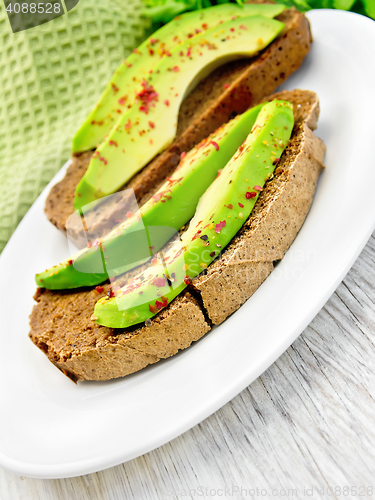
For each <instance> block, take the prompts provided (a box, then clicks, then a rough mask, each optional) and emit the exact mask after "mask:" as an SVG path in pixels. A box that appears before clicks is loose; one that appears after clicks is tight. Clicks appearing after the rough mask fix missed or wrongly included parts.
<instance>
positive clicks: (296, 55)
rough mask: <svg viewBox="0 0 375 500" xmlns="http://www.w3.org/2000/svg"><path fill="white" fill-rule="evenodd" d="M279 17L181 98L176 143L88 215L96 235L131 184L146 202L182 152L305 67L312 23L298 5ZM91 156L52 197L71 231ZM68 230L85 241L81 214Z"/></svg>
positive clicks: (56, 220)
mask: <svg viewBox="0 0 375 500" xmlns="http://www.w3.org/2000/svg"><path fill="white" fill-rule="evenodd" d="M278 19H279V20H280V21H282V22H284V23H285V29H284V32H283V33H282V34H281V35H280V36H279V37H278V38H277V39H276V40H275V41H274V42H273V43H272V44H271V45H270V46H269V47H268V48H266V49H265V50H264V51H263V52H262V53H260V54H259V55H258V56H257V57H254V58H251V59H243V60H240V61H234V62H231V63H228V64H225V65H223V66H222V67H220V68H218V69H217V70H215V71H214V72H213V73H212V74H211V75H210V76H209V77H207V78H206V79H205V80H203V81H202V82H201V83H200V84H199V85H198V86H197V87H196V89H195V90H194V91H193V92H192V93H191V94H190V95H189V96H188V97H187V98H186V99H185V101H184V102H183V103H182V106H181V109H180V113H179V117H178V128H177V135H176V139H175V141H174V142H173V143H172V145H171V146H170V147H169V148H168V149H167V150H166V151H164V152H163V153H162V154H160V155H159V156H157V157H156V158H155V159H154V160H152V161H151V162H150V163H149V164H148V165H147V166H146V167H145V168H144V169H143V170H142V171H141V172H139V173H138V174H137V175H135V176H134V177H133V178H132V179H131V180H130V182H128V183H127V184H126V185H125V186H123V189H124V190H125V191H123V193H122V194H121V195H120V196H116V197H115V199H114V201H112V202H111V201H109V202H106V203H102V204H100V205H98V206H97V207H96V209H94V210H92V211H91V212H89V213H88V214H87V215H86V216H85V225H86V227H88V228H89V230H90V236H91V237H92V238H93V239H95V238H97V237H102V236H103V235H105V234H106V233H107V232H108V231H109V230H111V229H113V228H114V227H115V226H116V221H119V220H122V219H123V218H124V214H125V213H126V212H127V211H128V207H129V203H130V196H129V191H126V189H133V190H134V193H135V196H136V199H137V201H138V203H139V204H141V205H142V204H143V203H145V202H146V201H147V200H148V199H149V198H150V197H151V196H152V195H153V194H154V193H155V191H156V190H157V189H159V187H160V186H161V185H162V184H163V183H164V182H165V179H166V177H167V176H168V175H170V174H171V173H172V172H173V171H174V170H175V168H176V167H177V165H178V163H179V160H180V156H181V153H182V152H183V151H189V150H190V149H191V148H192V147H194V146H195V145H196V144H198V143H199V142H200V141H201V140H203V139H204V138H206V137H207V136H208V135H209V134H210V133H212V132H214V131H215V130H216V129H217V128H218V127H220V126H221V125H222V124H223V123H226V122H227V121H228V120H229V119H230V118H233V117H234V116H235V115H236V114H239V113H243V112H244V111H245V110H246V109H248V108H249V107H250V106H253V105H256V104H258V103H259V102H260V101H261V100H262V99H263V98H264V97H265V96H266V95H269V94H271V93H272V92H274V91H275V89H276V88H277V87H278V86H279V85H280V84H281V83H283V82H284V81H285V80H286V79H287V78H288V77H289V76H290V75H291V74H292V73H294V72H295V71H296V70H297V69H298V68H299V67H300V66H301V64H302V62H303V60H304V58H305V56H306V55H307V54H308V52H309V50H310V44H311V41H312V39H311V33H310V26H309V22H308V20H307V18H306V17H305V16H304V15H303V14H301V13H300V12H299V11H297V10H296V9H294V8H292V9H289V10H286V11H284V12H283V13H282V14H281V15H280V16H279V17H278ZM91 155H92V152H87V153H83V154H82V155H79V156H76V157H73V159H72V164H71V165H70V167H69V168H68V171H67V174H66V176H65V178H64V179H63V180H62V181H61V182H59V183H58V184H56V185H55V186H54V187H53V188H52V190H51V192H50V194H49V196H48V198H47V201H46V206H45V211H46V214H47V217H48V219H49V220H50V221H51V222H52V223H53V224H54V225H55V226H56V227H57V228H59V229H61V230H64V231H65V230H66V221H67V219H68V218H69V217H70V216H71V214H72V213H73V212H74V208H73V199H74V191H75V188H76V186H77V184H78V182H79V181H80V179H81V178H82V176H83V175H84V173H85V172H86V170H87V167H88V164H89V160H90V157H91ZM69 233H70V237H71V238H72V239H74V240H75V241H76V243H77V245H79V246H85V245H86V237H85V234H84V231H83V225H82V222H81V220H80V218H79V217H76V220H75V221H72V219H71V220H70V227H69Z"/></svg>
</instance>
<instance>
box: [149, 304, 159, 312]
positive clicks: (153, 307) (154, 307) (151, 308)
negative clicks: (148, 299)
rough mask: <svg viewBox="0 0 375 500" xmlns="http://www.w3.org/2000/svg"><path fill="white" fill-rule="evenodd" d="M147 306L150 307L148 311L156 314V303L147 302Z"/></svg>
mask: <svg viewBox="0 0 375 500" xmlns="http://www.w3.org/2000/svg"><path fill="white" fill-rule="evenodd" d="M148 308H149V309H150V312H152V314H156V313H157V312H158V308H157V307H156V305H154V306H152V305H151V304H149V305H148Z"/></svg>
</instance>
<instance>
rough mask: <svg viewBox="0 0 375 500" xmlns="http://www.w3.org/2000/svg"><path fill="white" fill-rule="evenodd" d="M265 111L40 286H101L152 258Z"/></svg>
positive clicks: (227, 128) (230, 129)
mask: <svg viewBox="0 0 375 500" xmlns="http://www.w3.org/2000/svg"><path fill="white" fill-rule="evenodd" d="M263 106H264V104H260V105H258V106H255V107H254V108H251V109H249V110H248V111H246V112H245V113H243V114H241V115H238V116H236V117H235V118H234V119H233V120H231V121H229V122H228V123H227V124H225V125H223V126H222V127H220V128H219V129H218V130H217V131H216V132H214V133H213V134H211V135H210V136H209V137H208V138H207V139H205V140H204V141H202V142H201V143H200V144H198V145H197V146H195V147H194V148H193V149H192V150H191V151H189V152H188V153H187V154H186V155H183V158H182V160H181V162H180V164H179V166H178V168H177V170H176V171H175V172H174V173H173V175H172V176H171V177H169V178H168V179H167V182H166V183H165V184H164V185H163V186H162V187H161V188H160V189H159V191H157V192H156V193H155V194H154V196H153V197H152V198H151V199H150V200H149V201H148V202H147V203H145V204H144V205H143V206H142V207H141V209H140V210H138V212H136V213H134V214H132V213H130V212H128V213H127V217H128V218H127V219H126V221H125V222H124V223H122V224H121V225H119V226H118V227H117V228H116V229H115V230H114V231H112V232H110V233H109V234H108V235H107V236H106V237H105V238H102V239H100V240H97V241H96V242H95V244H94V246H92V247H91V248H89V249H84V250H81V251H80V252H79V253H77V254H76V255H74V256H73V257H71V258H70V259H67V260H65V261H64V262H62V263H61V264H59V265H58V266H54V267H52V268H49V269H47V270H46V271H44V272H42V273H40V274H37V276H36V283H37V285H38V286H40V287H44V288H48V289H50V290H59V289H65V288H78V287H81V286H92V285H98V284H100V283H102V282H103V281H105V280H107V279H108V278H112V277H113V276H116V275H119V274H121V273H124V272H125V271H128V270H129V269H132V268H133V267H136V266H137V265H138V263H139V261H140V260H142V259H148V258H150V256H152V255H153V254H154V253H155V252H157V251H158V250H160V249H161V248H162V247H163V246H164V245H165V243H167V241H168V240H169V239H170V238H171V237H172V236H173V235H174V234H175V233H176V232H177V231H179V230H180V229H181V227H182V226H184V225H185V224H186V223H187V222H188V221H189V220H190V219H191V218H192V217H193V215H194V213H195V210H196V207H197V204H198V202H199V199H200V197H201V196H202V195H203V193H204V192H205V191H206V189H207V188H208V187H209V186H210V184H211V183H212V182H213V181H214V180H215V177H216V176H217V175H218V173H220V170H221V169H222V168H224V167H225V165H226V164H227V163H228V161H229V160H230V158H231V157H232V156H233V155H234V153H235V152H236V150H237V149H238V148H239V147H240V145H241V144H242V143H243V141H244V140H245V139H246V137H247V136H248V134H249V130H251V128H252V127H253V125H254V123H255V120H256V118H257V116H258V114H259V111H260V110H261V108H262V107H263ZM103 263H104V265H103Z"/></svg>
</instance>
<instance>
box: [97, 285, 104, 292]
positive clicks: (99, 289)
mask: <svg viewBox="0 0 375 500" xmlns="http://www.w3.org/2000/svg"><path fill="white" fill-rule="evenodd" d="M95 290H96V291H97V292H98V293H103V292H104V288H103V287H102V286H100V285H98V286H96V287H95Z"/></svg>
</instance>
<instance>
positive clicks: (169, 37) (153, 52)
mask: <svg viewBox="0 0 375 500" xmlns="http://www.w3.org/2000/svg"><path fill="white" fill-rule="evenodd" d="M284 9H285V6H284V5H281V4H258V5H257V4H245V5H243V6H242V7H239V6H238V5H236V4H224V5H217V6H215V7H210V8H208V9H203V10H199V11H194V12H188V13H186V14H183V15H181V16H178V17H176V18H175V19H174V20H173V21H171V22H170V23H168V24H167V25H165V26H163V27H162V28H160V29H159V30H157V31H156V32H155V33H153V34H152V36H151V37H149V38H148V39H147V40H145V41H144V42H143V43H142V44H141V45H140V46H139V47H138V48H137V49H136V50H134V51H133V53H132V54H130V55H129V56H128V57H127V59H125V60H124V61H123V63H122V64H121V65H120V66H119V67H118V68H117V70H116V72H115V73H114V75H113V76H112V78H111V80H110V82H109V84H108V85H107V87H106V89H105V90H104V93H103V94H102V96H101V98H100V100H99V102H98V103H97V104H96V106H95V108H94V109H93V110H92V111H91V113H90V114H89V115H88V117H87V119H86V120H85V122H84V123H83V124H82V126H81V128H80V129H79V130H78V131H77V133H76V135H75V137H74V138H73V152H83V151H89V150H90V149H95V148H96V147H97V145H98V144H100V143H101V142H102V141H103V139H104V138H105V136H106V135H107V134H108V133H109V132H110V130H111V128H112V127H113V126H114V125H115V124H116V122H117V121H118V119H119V116H120V115H122V114H123V112H124V111H126V110H127V109H128V108H127V106H129V105H131V104H133V102H134V99H135V97H136V96H135V92H134V90H135V87H136V85H137V84H138V85H139V84H140V83H141V82H142V81H143V79H144V78H147V77H148V76H149V74H150V71H152V69H153V67H154V66H155V64H157V63H158V62H159V60H160V57H168V55H169V54H170V52H171V50H173V49H174V48H175V47H176V46H177V45H179V44H181V42H182V41H186V40H188V39H190V38H191V37H192V36H195V35H196V34H198V33H199V32H202V31H206V30H207V29H209V28H212V27H213V26H217V25H218V24H219V23H220V22H221V21H228V20H229V19H231V18H232V17H234V16H236V17H249V16H254V15H262V16H264V17H269V18H273V17H276V16H278V15H279V14H280V13H281V12H282V11H283V10H284Z"/></svg>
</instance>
